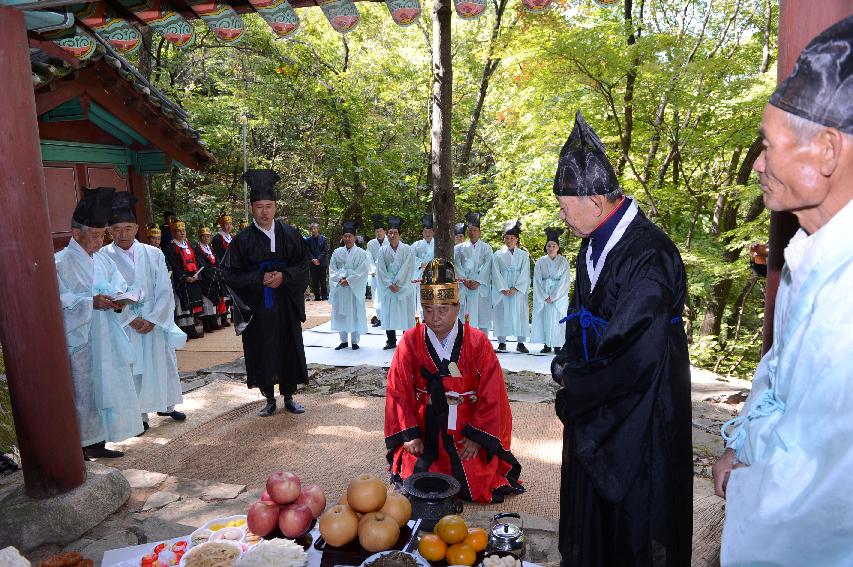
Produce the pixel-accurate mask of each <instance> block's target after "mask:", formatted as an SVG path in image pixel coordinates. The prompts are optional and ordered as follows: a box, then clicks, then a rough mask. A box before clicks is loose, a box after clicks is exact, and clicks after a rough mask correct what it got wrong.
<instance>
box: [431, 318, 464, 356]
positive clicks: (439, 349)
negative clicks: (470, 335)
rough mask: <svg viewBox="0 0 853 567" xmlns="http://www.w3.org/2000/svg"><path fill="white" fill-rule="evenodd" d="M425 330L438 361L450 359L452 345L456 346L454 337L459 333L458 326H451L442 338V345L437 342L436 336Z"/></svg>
mask: <svg viewBox="0 0 853 567" xmlns="http://www.w3.org/2000/svg"><path fill="white" fill-rule="evenodd" d="M425 326H426V325H425ZM426 330H427V339H428V340H429V342H430V343H432V347H433V348H434V349H435V353H436V354H437V355H438V359H439V360H450V357H451V356H452V355H453V345H454V344H456V335H457V334H458V333H459V325H458V324H456V325H453V328H452V329H451V330H450V332H449V333H448V334H447V336H446V337H445V338H444V344H443V345H442V344H441V341H440V340H438V336H437V335H436V334H435V333H434V332H433V331H432V329H430V328H429V327H427V328H426Z"/></svg>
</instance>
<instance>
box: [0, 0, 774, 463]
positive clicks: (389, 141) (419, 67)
mask: <svg viewBox="0 0 853 567" xmlns="http://www.w3.org/2000/svg"><path fill="white" fill-rule="evenodd" d="M488 2H489V9H488V10H487V11H486V13H485V15H484V16H483V17H481V18H479V19H477V20H473V21H463V20H461V19H460V18H458V17H457V16H455V15H454V17H453V30H452V33H453V36H452V37H453V40H452V42H453V43H452V45H453V49H452V52H453V66H454V68H453V71H454V73H453V79H454V80H453V101H454V108H453V132H452V136H453V148H454V149H453V162H454V166H453V167H454V171H453V179H454V186H455V188H456V189H455V194H456V211H457V219H456V220H462V218H463V216H464V214H465V213H466V212H468V211H479V212H482V213H483V214H484V220H483V229H484V230H483V238H484V239H485V240H487V241H488V242H489V243H490V244H492V246H494V247H495V248H497V247H498V246H500V241H501V238H500V237H501V230H500V229H501V225H502V223H503V222H504V221H506V220H511V219H518V220H520V221H521V222H522V225H523V233H522V238H521V242H522V246H524V247H525V248H527V249H528V250H529V252H530V253H531V255H532V256H533V259H535V258H538V257H539V256H540V255H542V253H543V247H544V243H545V242H544V241H545V236H544V230H543V229H544V228H545V227H547V226H560V225H561V222H560V221H559V219H558V217H557V213H558V209H557V205H556V200H555V198H554V196H553V193H552V185H553V176H554V172H555V169H556V163H557V158H558V154H559V151H560V148H561V146H562V144H563V143H564V141H565V139H566V138H567V136H568V134H569V132H570V130H571V127H572V125H573V121H574V114H575V112H576V111H577V110H579V109H580V110H582V111H583V113H584V115H585V117H586V119H587V121H588V122H589V123H590V124H591V125H592V126H593V127H594V128H595V129H596V130H597V132H598V133H599V135H600V136H601V138H602V140H603V141H604V143H605V144H606V145H607V148H608V153H609V157H610V159H611V161H612V162H613V164H614V167H615V169H616V172H617V175H618V176H619V179H620V181H621V183H622V186H623V188H624V189H625V191H626V193H628V194H629V195H632V196H633V197H635V198H636V199H637V201H638V202H639V205H640V207H641V208H642V210H643V211H645V212H646V214H647V215H648V216H649V217H650V218H651V219H652V220H653V221H654V222H656V223H657V224H658V225H659V226H660V227H661V228H663V229H664V230H665V231H666V232H667V233H668V234H669V235H670V237H671V238H672V240H673V241H674V242H675V243H676V244H677V246H678V248H679V250H680V251H681V254H682V257H683V258H684V261H685V264H686V267H687V275H688V284H689V295H688V298H687V305H686V309H685V313H684V317H683V318H684V321H685V325H686V329H687V332H688V337H689V340H690V350H691V360H692V362H693V364H694V365H696V366H699V367H703V368H707V369H710V370H713V371H715V372H718V373H720V374H723V375H730V376H737V377H742V378H747V379H749V378H750V377H751V374H752V372H753V370H754V369H755V366H756V365H757V363H758V360H759V356H760V349H761V340H762V336H761V332H762V320H763V315H764V281H763V280H762V279H759V278H757V277H756V276H755V275H754V274H753V273H752V272H751V270H750V267H749V258H748V254H747V247H748V245H749V244H750V243H752V242H762V241H765V240H766V238H767V231H768V224H769V215H768V213H767V211H766V210H765V209H764V206H763V203H762V199H761V190H760V188H759V187H758V185H757V180H756V177H755V176H754V175H753V174H752V173H751V167H752V164H753V162H754V161H755V159H756V158H757V156H758V154H759V152H760V150H761V143H760V139H759V138H758V135H757V128H758V125H759V123H760V118H761V112H762V109H763V106H764V104H765V103H766V101H767V99H768V98H769V95H770V93H771V92H772V90H773V88H774V86H775V83H776V69H775V62H776V52H777V44H776V38H777V31H778V6H777V3H776V2H775V1H773V0H623V1H622V2H616V3H615V4H613V5H612V6H600V5H598V4H596V3H595V2H593V0H556V1H555V2H554V3H553V5H552V8H551V9H550V10H549V11H548V12H547V13H545V14H544V15H532V14H528V13H525V12H524V10H523V9H522V6H521V2H520V0H488ZM358 8H359V11H360V13H361V18H362V21H361V24H360V25H359V27H358V28H356V29H355V30H354V31H352V32H350V33H348V34H346V35H341V34H339V33H338V32H336V31H333V30H332V28H331V27H330V26H329V25H328V23H327V22H326V20H325V19H324V17H323V16H322V13H321V12H320V10H319V8H309V9H301V10H299V16H300V19H301V22H302V27H303V29H302V30H301V31H300V33H299V34H298V35H297V36H296V37H295V38H293V39H287V40H278V39H275V37H274V36H273V34H272V33H271V32H270V30H269V28H268V27H267V25H266V24H265V23H264V22H263V21H262V20H260V19H259V18H258V17H257V16H244V21H245V22H246V24H247V30H246V32H245V33H244V37H243V38H242V39H241V41H240V42H239V43H237V44H233V45H226V44H222V43H220V42H218V41H217V40H216V38H215V36H214V35H213V34H212V33H211V32H210V31H209V30H208V29H207V28H206V27H205V26H204V25H203V24H202V23H200V22H195V25H196V33H197V35H196V38H197V39H196V41H195V42H194V43H193V44H192V45H191V46H189V47H186V48H182V49H177V48H175V47H174V46H172V45H171V44H169V43H168V42H166V41H162V40H161V39H160V38H159V37H157V36H154V38H153V42H152V37H151V36H150V35H148V36H146V37H145V38H144V39H145V42H144V43H145V45H144V47H143V49H142V50H141V51H140V55H139V57H138V59H136V60H134V61H133V63H134V64H135V65H137V67H138V68H139V69H140V71H141V72H142V73H143V74H144V75H146V76H147V77H150V80H151V81H152V83H154V84H155V85H156V86H157V87H158V88H160V89H161V90H163V91H164V92H165V93H166V94H168V95H169V96H170V97H171V98H172V99H173V100H174V101H176V102H178V103H179V104H181V105H182V106H183V107H184V108H185V109H186V110H187V111H188V113H189V115H190V117H191V123H192V125H193V126H194V127H195V128H197V129H199V130H200V131H201V133H202V138H203V140H204V141H205V142H206V143H207V144H208V146H209V147H210V150H211V151H212V153H213V154H214V156H215V157H216V162H215V163H214V164H213V165H212V166H210V167H209V168H207V169H206V170H204V171H190V170H186V169H175V170H173V171H172V173H171V175H160V176H155V177H153V178H152V179H151V182H152V184H151V187H152V191H151V195H152V201H153V203H152V204H153V206H154V207H153V208H154V211H155V213H156V214H157V216H159V215H160V214H161V213H162V212H163V211H164V210H172V211H175V212H177V213H178V215H179V216H180V217H181V218H183V219H184V220H186V221H187V223H188V224H189V226H190V231H191V232H190V234H194V231H195V229H196V228H197V227H199V226H202V225H206V226H215V223H216V218H217V217H218V216H219V214H220V213H223V212H225V213H230V214H232V215H233V216H234V217H235V220H237V219H241V218H244V217H245V214H244V205H243V184H242V182H241V180H240V175H241V173H242V171H243V160H242V147H241V131H242V127H243V122H244V120H245V121H246V123H247V128H246V131H247V154H248V160H247V161H248V164H249V167H270V168H273V169H275V170H276V171H277V172H278V173H279V174H280V175H281V177H282V180H281V181H280V182H279V185H278V186H279V191H280V196H281V199H280V207H281V211H280V214H281V215H282V216H283V217H284V218H285V219H287V221H288V222H290V223H292V224H294V225H296V226H298V227H299V228H300V229H301V230H302V231H303V233H306V234H307V227H308V224H310V223H312V222H317V223H319V224H320V226H321V230H322V232H323V233H324V234H326V235H327V236H329V237H330V241H331V242H333V243H334V242H337V240H338V237H339V236H340V229H339V226H340V222H341V220H343V219H356V220H358V221H360V225H361V231H362V234H364V235H365V238H366V239H367V238H372V224H371V222H370V217H371V215H374V214H383V215H387V214H396V215H399V216H401V217H403V219H404V230H403V237H404V240H405V241H407V242H413V241H415V240H417V239H419V238H420V237H421V236H420V218H421V216H422V215H423V214H424V213H428V212H430V210H431V197H432V179H431V155H430V120H431V116H430V110H431V102H432V101H431V95H432V72H433V71H432V69H433V67H432V59H431V57H432V52H431V43H432V39H431V37H432V29H431V28H432V21H431V11H432V4H431V0H423V1H422V8H423V13H422V15H421V17H420V19H419V20H418V21H417V22H416V23H415V24H414V25H412V26H409V27H406V28H400V27H398V26H397V25H396V24H394V23H393V21H392V20H391V18H390V16H389V14H388V9H387V8H386V6H385V3H384V2H359V3H358ZM149 220H155V221H157V222H160V221H161V219H160V218H156V219H149ZM562 245H563V246H562V253H563V254H565V255H566V256H567V257H568V258H569V259H570V261H572V262H573V261H574V255H575V253H576V252H577V249H578V247H579V245H580V241H579V239H578V238H576V237H574V236H569V235H568V234H566V235H564V236H563V242H562ZM0 373H2V358H0ZM0 394H2V395H0V449H2V450H3V451H5V450H7V447H10V446H12V445H13V444H14V432H13V430H12V426H11V416H10V415H8V410H9V404H8V402H9V400H8V399H3V398H5V397H6V396H7V392H6V391H5V389H3V388H0Z"/></svg>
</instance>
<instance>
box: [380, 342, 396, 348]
mask: <svg viewBox="0 0 853 567" xmlns="http://www.w3.org/2000/svg"><path fill="white" fill-rule="evenodd" d="M392 348H397V341H386V342H385V346H384V347H382V350H391V349H392Z"/></svg>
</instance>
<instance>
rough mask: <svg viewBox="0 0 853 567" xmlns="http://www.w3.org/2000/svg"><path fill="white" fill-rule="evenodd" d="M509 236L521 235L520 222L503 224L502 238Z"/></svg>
mask: <svg viewBox="0 0 853 567" xmlns="http://www.w3.org/2000/svg"><path fill="white" fill-rule="evenodd" d="M507 234H511V235H513V236H519V235H521V222H519V221H517V220H511V221H506V222H505V223H504V236H506V235H507Z"/></svg>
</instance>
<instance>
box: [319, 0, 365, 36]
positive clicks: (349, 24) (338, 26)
mask: <svg viewBox="0 0 853 567" xmlns="http://www.w3.org/2000/svg"><path fill="white" fill-rule="evenodd" d="M317 4H318V5H319V6H320V9H321V10H323V15H324V16H326V19H327V20H329V23H330V24H331V25H332V28H334V30H335V31H337V32H340V33H347V32H351V31H352V30H354V29H355V28H356V27H357V26H358V23H359V22H360V21H361V15H360V14H359V13H358V8H356V7H355V3H354V2H353V1H352V0H317Z"/></svg>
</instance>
